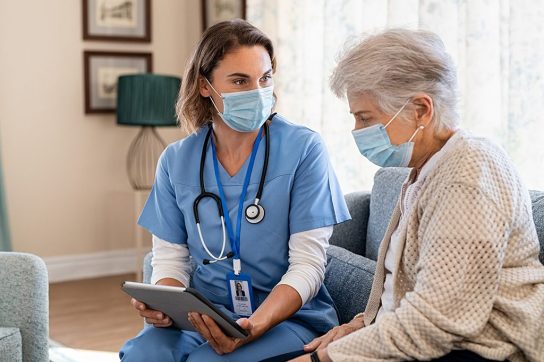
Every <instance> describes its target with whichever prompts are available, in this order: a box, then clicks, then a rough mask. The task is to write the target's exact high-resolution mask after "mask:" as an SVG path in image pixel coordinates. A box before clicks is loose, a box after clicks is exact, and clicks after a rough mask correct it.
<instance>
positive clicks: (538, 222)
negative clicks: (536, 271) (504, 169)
mask: <svg viewBox="0 0 544 362" xmlns="http://www.w3.org/2000/svg"><path fill="white" fill-rule="evenodd" d="M529 193H530V194H531V201H532V202H533V219H534V221H535V226H536V233H537V235H538V240H539V241H540V262H541V263H544V192H543V191H530V192H529Z"/></svg>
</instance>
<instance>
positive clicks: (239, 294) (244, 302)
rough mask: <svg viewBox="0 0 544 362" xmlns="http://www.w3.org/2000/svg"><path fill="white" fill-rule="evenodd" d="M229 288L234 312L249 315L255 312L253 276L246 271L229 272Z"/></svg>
mask: <svg viewBox="0 0 544 362" xmlns="http://www.w3.org/2000/svg"><path fill="white" fill-rule="evenodd" d="M227 289H228V290H229V296H230V302H231V305H232V310H233V311H234V313H236V314H238V315H239V316H243V317H249V316H250V315H251V314H252V313H253V311H254V309H253V307H254V305H255V303H254V299H253V286H252V285H251V277H250V276H249V275H248V274H246V273H240V274H238V275H236V274H234V273H233V272H229V273H228V274H227Z"/></svg>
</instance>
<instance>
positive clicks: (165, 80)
mask: <svg viewBox="0 0 544 362" xmlns="http://www.w3.org/2000/svg"><path fill="white" fill-rule="evenodd" d="M180 85H181V79H180V78H177V77H172V76H166V75H157V74H149V73H144V74H131V75H123V76H120V77H119V80H118V83H117V124H120V125H126V126H141V127H142V129H141V130H140V133H138V136H136V138H135V139H134V141H132V144H131V145H130V148H129V150H128V156H127V172H128V178H129V181H130V184H131V185H132V187H133V188H134V189H135V190H149V189H151V187H152V186H153V180H154V178H155V168H156V167H157V161H158V160H159V157H160V155H161V153H162V151H163V150H164V148H165V147H166V143H165V142H164V141H163V140H162V139H161V137H160V136H159V134H158V133H157V131H156V129H155V127H164V126H176V125H177V119H176V112H175V105H176V100H177V97H178V92H179V88H180Z"/></svg>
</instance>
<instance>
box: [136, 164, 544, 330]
mask: <svg viewBox="0 0 544 362" xmlns="http://www.w3.org/2000/svg"><path fill="white" fill-rule="evenodd" d="M408 171H409V170H408V169H406V168H384V169H381V170H379V171H378V172H377V173H376V176H375V177H374V187H373V188H372V192H371V193H368V192H355V193H351V194H347V195H346V202H347V204H348V207H349V211H350V213H351V217H352V220H350V221H347V222H345V223H342V224H339V225H337V226H335V227H334V232H333V234H332V237H331V240H330V243H331V247H330V248H329V250H328V252H327V254H328V264H327V269H326V272H325V285H326V286H327V289H328V290H329V292H330V294H331V296H332V298H333V300H334V302H335V305H336V309H337V311H338V316H339V318H340V323H345V322H347V321H349V320H351V318H353V316H354V315H355V314H357V313H359V312H362V311H363V310H364V309H365V306H366V303H367V301H368V296H369V294H370V289H371V286H372V278H373V275H374V269H375V266H376V262H375V260H376V259H377V256H378V248H379V245H380V242H381V239H382V237H383V235H384V234H385V229H386V228H387V224H388V222H389V219H390V217H391V214H392V212H393V208H394V206H395V204H396V201H397V198H398V196H399V193H400V189H401V185H402V183H403V181H404V180H405V179H406V176H407V174H408ZM531 199H532V202H533V216H534V220H535V224H536V228H537V233H538V238H539V240H540V245H541V247H540V261H541V262H542V261H544V252H543V251H544V192H540V191H531ZM150 260H151V254H148V255H147V256H146V258H145V261H144V280H145V281H146V282H149V279H150V276H151V272H152V269H151V264H150Z"/></svg>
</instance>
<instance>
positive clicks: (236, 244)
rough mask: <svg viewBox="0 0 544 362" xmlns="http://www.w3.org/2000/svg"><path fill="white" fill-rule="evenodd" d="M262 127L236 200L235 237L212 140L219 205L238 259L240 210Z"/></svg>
mask: <svg viewBox="0 0 544 362" xmlns="http://www.w3.org/2000/svg"><path fill="white" fill-rule="evenodd" d="M262 133H263V128H261V130H260V131H259V134H258V135H257V139H255V142H253V149H252V150H251V158H250V159H249V165H248V168H247V171H246V177H245V179H244V186H243V188H242V193H241V194H240V201H238V219H237V220H236V238H235V237H234V232H233V230H232V224H231V221H230V216H229V210H228V208H227V201H226V199H225V194H224V192H223V185H222V184H221V180H220V178H219V166H218V162H217V155H216V151H215V144H214V142H213V140H212V155H213V169H214V173H215V180H216V181H217V187H218V188H219V196H220V197H221V205H222V207H223V214H224V216H225V224H227V225H226V226H227V232H228V233H229V240H230V247H231V249H232V252H233V253H234V258H235V259H240V229H241V226H242V211H243V208H244V200H245V198H246V194H247V187H248V185H249V180H250V179H251V172H252V171H253V164H254V163H255V157H256V155H257V150H258V149H259V144H260V143H261V138H262Z"/></svg>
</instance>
